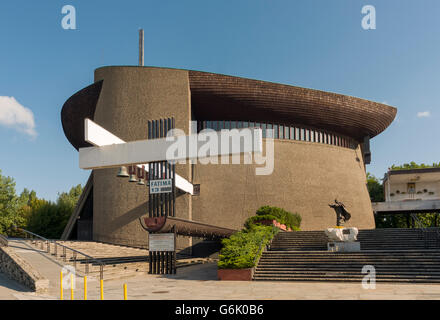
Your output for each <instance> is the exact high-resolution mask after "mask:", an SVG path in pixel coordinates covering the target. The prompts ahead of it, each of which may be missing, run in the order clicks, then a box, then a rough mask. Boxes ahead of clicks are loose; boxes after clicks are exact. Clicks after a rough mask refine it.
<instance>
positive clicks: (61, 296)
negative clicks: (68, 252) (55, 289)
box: [60, 271, 63, 300]
mask: <svg viewBox="0 0 440 320" xmlns="http://www.w3.org/2000/svg"><path fill="white" fill-rule="evenodd" d="M60 300H63V271H60Z"/></svg>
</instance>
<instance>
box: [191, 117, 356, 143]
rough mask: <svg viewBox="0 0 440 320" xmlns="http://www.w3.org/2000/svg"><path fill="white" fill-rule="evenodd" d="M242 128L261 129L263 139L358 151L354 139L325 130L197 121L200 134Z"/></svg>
mask: <svg viewBox="0 0 440 320" xmlns="http://www.w3.org/2000/svg"><path fill="white" fill-rule="evenodd" d="M241 128H261V130H262V131H263V138H273V139H287V140H297V141H308V142H316V143H324V144H331V145H335V146H340V147H345V148H351V149H356V147H357V143H355V141H354V140H353V139H350V138H348V137H344V136H340V135H338V134H334V133H329V132H326V131H323V130H315V129H309V128H302V127H295V126H288V125H282V124H274V123H265V122H253V121H229V120H219V121H197V130H198V131H199V132H200V131H201V130H203V129H213V130H215V131H220V130H222V129H241ZM272 130H273V136H272Z"/></svg>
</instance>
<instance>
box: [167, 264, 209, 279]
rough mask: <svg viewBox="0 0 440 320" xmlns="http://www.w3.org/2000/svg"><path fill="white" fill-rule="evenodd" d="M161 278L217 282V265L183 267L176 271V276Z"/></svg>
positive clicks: (169, 275) (170, 275)
mask: <svg viewBox="0 0 440 320" xmlns="http://www.w3.org/2000/svg"><path fill="white" fill-rule="evenodd" d="M160 277H161V278H167V279H176V280H200V281H209V280H210V281H216V280H217V263H215V262H211V263H205V264H197V265H194V266H189V267H183V268H178V269H177V274H164V275H161V276H160Z"/></svg>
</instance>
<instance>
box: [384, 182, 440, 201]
mask: <svg viewBox="0 0 440 320" xmlns="http://www.w3.org/2000/svg"><path fill="white" fill-rule="evenodd" d="M384 185H385V201H404V200H409V199H411V200H414V199H418V200H438V199H440V182H439V181H420V182H415V186H416V189H415V193H414V194H409V193H408V182H399V183H396V182H391V183H390V191H388V183H385V184H384ZM397 190H399V193H397ZM424 190H427V191H426V192H424ZM417 192H419V193H417ZM430 192H433V194H430ZM391 194H394V195H393V196H391Z"/></svg>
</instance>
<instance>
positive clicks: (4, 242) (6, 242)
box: [0, 234, 8, 247]
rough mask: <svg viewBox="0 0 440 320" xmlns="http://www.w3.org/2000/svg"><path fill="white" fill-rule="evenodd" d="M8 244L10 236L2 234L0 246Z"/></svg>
mask: <svg viewBox="0 0 440 320" xmlns="http://www.w3.org/2000/svg"><path fill="white" fill-rule="evenodd" d="M7 246H8V238H7V237H5V236H4V235H2V234H0V247H7Z"/></svg>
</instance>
